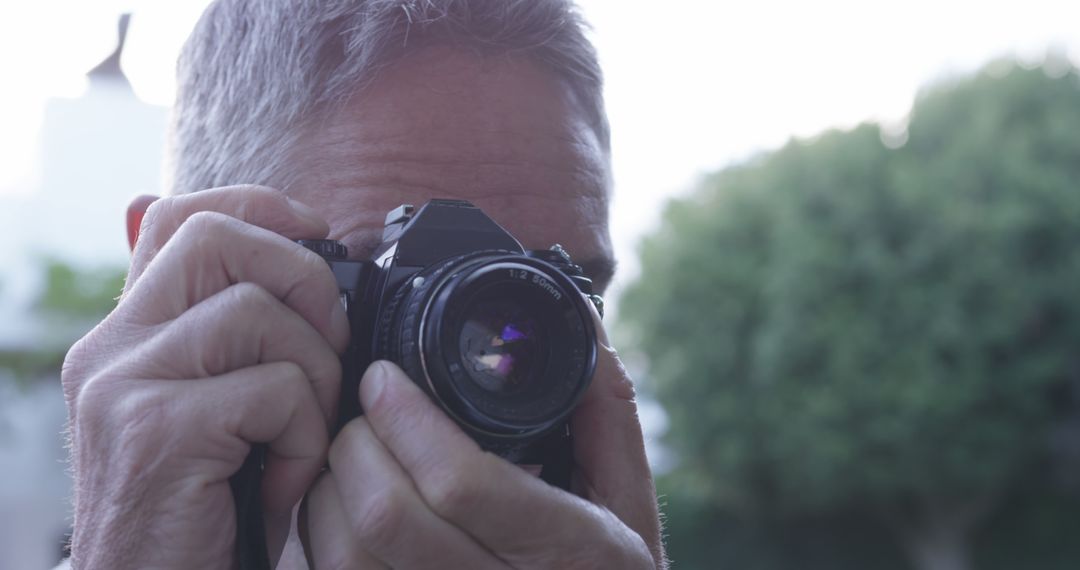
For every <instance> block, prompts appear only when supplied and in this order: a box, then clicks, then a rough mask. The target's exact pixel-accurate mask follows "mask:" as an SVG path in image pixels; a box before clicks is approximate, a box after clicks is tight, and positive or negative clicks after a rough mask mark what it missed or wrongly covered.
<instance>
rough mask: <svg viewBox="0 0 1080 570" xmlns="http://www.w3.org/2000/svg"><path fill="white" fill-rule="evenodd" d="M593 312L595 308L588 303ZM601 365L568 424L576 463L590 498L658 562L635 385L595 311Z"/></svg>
mask: <svg viewBox="0 0 1080 570" xmlns="http://www.w3.org/2000/svg"><path fill="white" fill-rule="evenodd" d="M587 304H588V305H589V306H590V307H592V303H587ZM593 320H594V321H595V322H596V330H597V337H598V338H597V365H596V372H595V373H594V374H593V379H592V383H591V384H590V385H589V388H588V390H587V391H586V392H585V395H584V396H583V397H582V400H581V402H580V403H579V404H578V407H577V409H576V410H575V411H574V414H573V416H572V418H571V421H570V431H571V433H572V434H574V438H573V439H574V458H575V463H576V467H577V470H578V473H577V474H578V475H579V476H580V477H581V478H582V479H584V483H585V485H586V487H587V489H588V493H589V494H588V495H587V496H586V498H588V499H589V500H590V501H592V502H594V503H598V504H601V505H604V506H605V507H607V508H608V509H609V510H610V511H611V512H612V513H614V514H615V516H617V517H619V519H620V520H622V521H623V522H624V523H626V524H627V525H628V526H629V527H630V528H631V529H633V530H634V531H635V532H637V533H638V534H639V535H640V536H641V537H642V538H643V539H645V542H646V543H647V544H648V545H649V549H650V551H652V554H653V558H654V559H655V560H657V561H658V562H659V561H660V560H662V559H663V551H662V549H663V547H662V541H661V538H660V522H659V521H660V518H659V508H658V506H657V502H656V487H655V485H654V483H653V479H652V471H651V470H650V469H649V462H648V459H647V458H646V455H645V440H644V437H643V436H642V431H641V422H640V421H639V419H638V413H637V402H636V401H635V399H634V398H635V396H634V385H633V381H632V380H631V379H630V376H629V375H628V374H627V373H626V368H625V367H624V366H623V364H622V361H620V360H619V357H618V354H616V352H615V349H613V348H612V347H611V345H610V344H609V342H608V339H607V333H606V332H605V331H604V328H603V324H602V323H601V322H600V317H599V315H598V314H597V313H596V312H595V310H594V311H593Z"/></svg>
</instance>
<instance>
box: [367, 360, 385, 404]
mask: <svg viewBox="0 0 1080 570" xmlns="http://www.w3.org/2000/svg"><path fill="white" fill-rule="evenodd" d="M389 376H390V367H389V366H387V365H386V363H385V362H383V361H381V360H376V361H375V362H372V363H371V366H368V369H367V371H366V372H364V377H363V378H361V379H360V399H361V400H362V401H363V402H364V403H365V404H369V403H371V402H374V401H375V400H377V399H378V398H379V395H380V394H382V393H383V390H384V389H385V388H386V383H387V381H388V378H389ZM365 393H366V397H365ZM365 407H366V406H365Z"/></svg>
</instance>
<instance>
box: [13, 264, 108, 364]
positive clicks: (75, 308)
mask: <svg viewBox="0 0 1080 570" xmlns="http://www.w3.org/2000/svg"><path fill="white" fill-rule="evenodd" d="M43 271H44V277H45V283H44V288H43V290H42V292H41V294H40V295H39V296H38V298H37V300H36V301H35V303H34V306H33V308H32V309H33V315H34V317H35V318H36V320H37V321H38V323H39V324H40V325H41V327H40V329H39V333H40V334H37V335H30V336H29V338H28V341H29V342H28V344H27V345H23V346H18V347H14V348H10V347H7V348H5V347H0V370H2V371H6V372H7V373H8V374H10V375H11V376H12V377H14V378H15V379H16V380H18V381H20V382H23V383H25V382H29V381H33V380H36V379H39V378H44V377H52V376H55V375H56V374H57V373H58V372H59V370H60V365H61V363H62V362H63V359H64V354H65V353H66V352H67V349H68V348H69V347H70V346H71V344H72V343H74V342H75V340H76V339H78V338H79V337H80V336H82V335H83V334H85V333H86V332H87V331H88V330H90V328H91V327H93V326H94V324H95V323H96V322H97V321H100V320H101V319H102V318H103V317H104V316H105V315H107V314H108V313H109V311H111V310H112V308H113V307H114V306H116V297H117V296H118V295H119V294H120V291H121V290H122V289H123V286H124V276H125V271H124V270H123V269H120V268H113V267H102V268H95V269H79V268H75V267H72V266H70V265H67V264H65V263H64V262H62V261H59V260H55V259H49V260H46V261H45V262H44V264H43Z"/></svg>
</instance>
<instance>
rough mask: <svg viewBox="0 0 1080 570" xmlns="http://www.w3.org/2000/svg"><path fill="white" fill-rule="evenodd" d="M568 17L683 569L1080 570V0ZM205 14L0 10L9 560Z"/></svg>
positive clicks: (57, 507)
mask: <svg viewBox="0 0 1080 570" xmlns="http://www.w3.org/2000/svg"><path fill="white" fill-rule="evenodd" d="M580 3H581V5H582V9H583V11H584V12H585V14H586V16H587V17H588V18H589V20H590V21H591V22H592V23H593V26H594V31H593V38H594V40H595V42H596V44H597V46H598V48H599V50H600V53H601V59H602V64H603V66H604V68H605V70H606V73H607V101H608V106H609V114H610V117H611V122H612V127H613V132H614V157H615V176H616V183H617V193H616V197H615V202H614V211H613V231H614V238H615V242H616V249H617V254H618V256H619V258H620V267H621V269H620V273H619V275H618V278H617V280H616V282H615V284H614V286H613V289H614V290H613V292H612V293H613V294H612V295H610V299H611V304H612V306H613V307H612V311H611V313H610V317H609V319H608V322H609V326H610V327H612V328H613V332H614V335H615V336H616V338H617V340H618V344H619V346H620V348H621V350H622V354H623V356H624V359H625V360H626V361H627V363H628V366H629V367H630V368H631V370H632V372H633V374H634V375H635V378H636V379H637V381H638V383H639V384H640V391H641V393H642V417H643V422H644V424H645V426H646V431H647V436H648V439H649V453H650V460H651V462H652V463H653V466H654V470H655V472H656V474H657V477H658V487H659V490H660V492H661V494H662V503H663V504H664V505H665V506H664V510H665V512H666V514H667V540H668V548H669V554H670V556H671V558H672V559H673V560H674V567H675V568H742V569H788V568H798V569H804V568H811V569H814V568H821V569H848V568H851V569H878V568H880V569H893V568H895V569H918V570H968V569H979V570H984V569H999V568H1000V569H1006V568H1009V569H1011V568H1025V569H1059V568H1060V569H1063V570H1064V569H1075V568H1080V540H1078V539H1077V537H1080V295H1078V294H1077V290H1078V285H1080V73H1078V71H1077V67H1076V66H1077V65H1080V28H1078V27H1076V22H1080V4H1077V3H1076V2H1072V1H1069V0H1026V1H1024V2H1020V1H1018V0H1010V1H1004V0H1003V1H1000V2H985V1H982V2H979V1H968V0H936V1H923V0H912V1H909V2H905V3H902V4H897V3H893V2H890V3H885V2H874V1H861V2H854V1H851V2H849V1H840V0H824V1H821V2H815V3H807V2H795V1H780V0H771V1H768V0H766V1H759V2H752V3H751V2H746V3H721V2H701V1H691V0H668V1H667V2H664V3H654V2H611V1H604V0H582V1H581V2H580ZM205 4H206V2H205V1H203V0H197V1H190V2H168V3H164V2H150V1H142V2H140V1H133V0H129V1H120V0H113V1H109V0H95V1H91V0H82V1H76V0H69V1H60V0H53V1H41V2H22V3H7V4H5V5H3V6H2V7H0V78H2V82H3V83H2V85H3V89H0V243H3V246H2V247H0V473H2V475H0V569H4V570H6V569H23V568H27V569H30V568H47V567H50V566H51V565H53V564H55V563H56V562H57V561H58V560H59V558H60V556H61V547H62V543H63V540H64V536H65V534H66V533H67V532H68V525H69V522H68V520H67V516H68V513H69V507H68V500H69V495H70V481H69V479H68V477H67V475H66V473H65V455H66V452H65V450H64V447H63V438H62V435H61V433H62V429H63V424H64V420H65V415H66V412H65V410H64V405H63V397H62V394H61V391H60V387H59V365H60V362H61V361H62V358H63V354H64V352H65V351H66V349H67V347H68V346H70V344H71V343H72V342H73V341H74V339H76V338H78V337H79V336H81V334H82V333H83V332H85V331H86V330H87V329H88V328H89V327H91V326H92V325H93V323H95V322H96V321H97V320H99V319H100V318H101V316H102V315H104V314H105V313H106V312H107V311H108V310H109V309H110V307H111V305H112V304H113V301H112V299H113V298H114V297H115V296H116V295H117V294H118V292H119V290H120V287H121V283H122V278H123V273H124V269H125V264H126V242H125V237H124V221H123V220H124V210H125V207H126V204H127V201H128V200H129V199H130V197H132V196H133V195H136V194H140V193H161V192H162V188H161V167H160V163H161V159H160V157H161V153H162V149H163V136H164V129H165V125H166V119H167V107H168V105H169V104H170V103H171V99H172V93H173V89H174V83H173V68H174V62H175V58H176V54H177V52H178V50H179V47H180V45H181V43H182V41H183V39H184V38H185V37H186V35H187V33H188V32H189V31H190V29H191V27H192V26H193V25H194V22H195V20H196V19H197V18H198V16H199V14H200V13H201V11H202V9H203V7H204V6H205ZM122 13H130V14H131V19H130V25H129V26H127V27H126V29H125V31H126V34H118V22H119V21H120V14H122ZM121 37H122V38H123V40H122V41H121V40H120V38H121ZM118 43H122V47H123V49H122V50H119V49H118Z"/></svg>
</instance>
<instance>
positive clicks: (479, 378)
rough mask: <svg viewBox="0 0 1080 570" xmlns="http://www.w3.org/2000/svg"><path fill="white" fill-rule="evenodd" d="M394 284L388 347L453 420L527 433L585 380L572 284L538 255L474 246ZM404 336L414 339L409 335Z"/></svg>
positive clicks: (586, 328)
mask: <svg viewBox="0 0 1080 570" xmlns="http://www.w3.org/2000/svg"><path fill="white" fill-rule="evenodd" d="M421 277H423V279H419V280H415V279H414V281H413V282H414V283H420V284H421V285H419V286H415V285H414V287H415V290H414V291H411V292H404V291H403V292H402V294H403V301H405V302H403V303H402V305H401V307H402V309H401V312H400V314H398V315H397V316H396V317H394V320H395V321H396V322H397V323H398V324H397V325H395V328H396V329H397V330H399V331H401V335H402V336H400V337H399V341H398V342H397V346H398V347H399V348H398V349H397V350H398V352H397V354H398V355H400V358H401V361H402V362H403V363H404V364H405V366H406V367H407V370H408V368H409V367H411V366H412V365H411V364H410V363H411V362H412V363H416V368H414V371H415V372H416V374H413V377H414V379H415V380H416V381H417V382H420V383H422V384H423V385H425V386H424V387H425V388H427V390H428V392H429V393H430V394H431V395H432V396H433V397H434V399H435V400H436V401H437V402H438V403H439V404H440V405H441V406H442V407H443V409H444V410H446V411H447V413H449V414H450V415H451V416H452V417H454V418H455V419H456V420H457V421H458V423H460V424H462V425H463V426H464V427H466V428H468V429H471V430H473V431H476V432H482V433H484V434H487V435H489V436H496V437H509V438H528V437H533V436H537V435H538V434H541V433H544V432H545V430H547V429H549V428H551V427H553V426H555V425H558V424H559V423H560V422H561V421H562V420H564V419H565V418H566V417H567V416H568V415H569V414H570V412H571V411H572V410H573V407H574V405H575V404H576V403H577V401H578V399H580V397H581V395H582V394H583V393H584V391H585V389H586V388H587V387H588V384H589V381H590V380H591V378H592V372H593V369H594V367H595V360H596V349H595V342H596V337H595V332H594V330H593V324H592V317H591V315H590V313H589V310H588V307H587V306H586V304H585V303H586V301H585V299H584V298H583V297H582V295H581V294H580V292H579V291H578V289H577V287H576V286H575V285H574V283H573V282H572V281H571V280H570V279H569V278H568V277H567V276H566V275H565V274H563V273H562V272H560V271H559V270H558V269H555V268H554V267H552V266H551V265H549V264H548V263H546V262H544V261H541V260H537V259H532V258H528V257H525V256H522V255H513V254H507V253H504V252H497V253H492V252H479V253H477V254H473V255H470V256H466V257H464V258H458V259H453V260H448V261H446V262H444V264H440V266H438V267H431V268H429V269H428V270H426V271H425V273H424V274H423V275H421ZM411 339H415V342H414V341H413V340H411Z"/></svg>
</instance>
